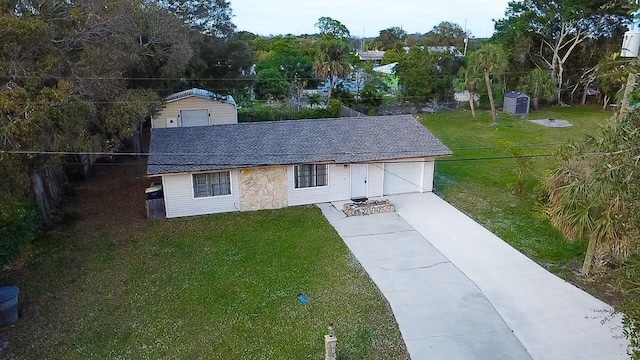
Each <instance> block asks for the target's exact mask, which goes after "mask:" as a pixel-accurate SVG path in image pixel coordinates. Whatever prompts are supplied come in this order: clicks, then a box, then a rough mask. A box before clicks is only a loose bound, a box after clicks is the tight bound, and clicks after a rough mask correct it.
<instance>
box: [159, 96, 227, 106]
mask: <svg viewBox="0 0 640 360" xmlns="http://www.w3.org/2000/svg"><path fill="white" fill-rule="evenodd" d="M190 97H198V98H200V99H205V100H211V101H219V102H223V103H225V104H229V105H233V106H235V107H237V105H236V104H234V103H232V102H231V101H228V100H224V99H213V98H210V97H206V96H200V95H195V94H189V95H187V96H184V97H179V98H176V99H171V100H165V103H166V104H168V103H172V102H176V101H180V100H184V99H188V98H190Z"/></svg>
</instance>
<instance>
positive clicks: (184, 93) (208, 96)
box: [165, 88, 236, 105]
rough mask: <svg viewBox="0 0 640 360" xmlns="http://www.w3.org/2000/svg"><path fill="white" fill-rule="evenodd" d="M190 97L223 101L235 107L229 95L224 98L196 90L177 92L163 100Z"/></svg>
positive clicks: (223, 96)
mask: <svg viewBox="0 0 640 360" xmlns="http://www.w3.org/2000/svg"><path fill="white" fill-rule="evenodd" d="M190 96H197V97H201V98H203V99H207V100H217V101H223V102H226V103H229V104H233V105H236V101H235V100H234V99H233V97H232V96H231V95H226V96H225V95H220V94H217V93H214V92H212V91H209V90H204V89H197V88H193V89H189V90H184V91H180V92H177V93H175V94H171V95H169V96H167V97H166V98H165V100H166V101H168V102H171V101H176V100H180V99H184V98H187V97H190Z"/></svg>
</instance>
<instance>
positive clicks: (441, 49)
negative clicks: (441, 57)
mask: <svg viewBox="0 0 640 360" xmlns="http://www.w3.org/2000/svg"><path fill="white" fill-rule="evenodd" d="M403 49H404V51H406V52H407V53H408V52H409V51H410V50H411V48H410V47H408V46H404V47H403ZM420 49H424V46H420ZM427 51H429V52H431V53H449V54H451V55H453V56H455V57H462V56H463V54H462V53H461V52H460V50H458V49H457V48H456V47H455V46H427Z"/></svg>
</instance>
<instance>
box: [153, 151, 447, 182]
mask: <svg viewBox="0 0 640 360" xmlns="http://www.w3.org/2000/svg"><path fill="white" fill-rule="evenodd" d="M450 156H453V153H451V154H446V155H429V156H426V155H425V156H413V157H402V158H391V159H383V160H368V161H356V162H347V163H339V162H336V161H332V160H326V161H312V162H304V163H288V164H268V165H267V164H263V165H254V166H241V167H231V168H225V169H208V170H195V171H180V172H168V173H161V174H146V175H145V177H146V178H151V177H157V176H163V175H186V174H195V173H202V172H211V171H231V170H244V169H254V168H265V167H274V166H294V165H299V164H335V165H350V164H370V163H385V162H389V161H395V160H408V159H427V161H428V160H434V161H435V160H436V159H438V158H445V157H450ZM151 165H153V164H151ZM148 166H149V164H147V167H148Z"/></svg>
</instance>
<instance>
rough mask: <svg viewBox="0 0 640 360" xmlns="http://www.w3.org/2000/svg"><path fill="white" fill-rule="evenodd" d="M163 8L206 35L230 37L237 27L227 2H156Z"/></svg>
mask: <svg viewBox="0 0 640 360" xmlns="http://www.w3.org/2000/svg"><path fill="white" fill-rule="evenodd" d="M155 2H156V3H157V4H158V5H159V6H162V7H165V8H167V9H168V10H170V11H171V12H172V13H174V14H176V15H178V16H179V17H181V18H182V19H183V20H184V21H185V22H186V23H187V24H188V25H189V26H191V27H193V28H194V29H197V30H199V31H201V32H202V33H204V34H207V35H212V36H216V37H228V36H230V35H231V34H233V32H234V30H235V28H236V26H235V25H234V24H233V23H232V22H231V18H232V17H233V12H232V9H231V3H230V2H229V1H227V0H155Z"/></svg>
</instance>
